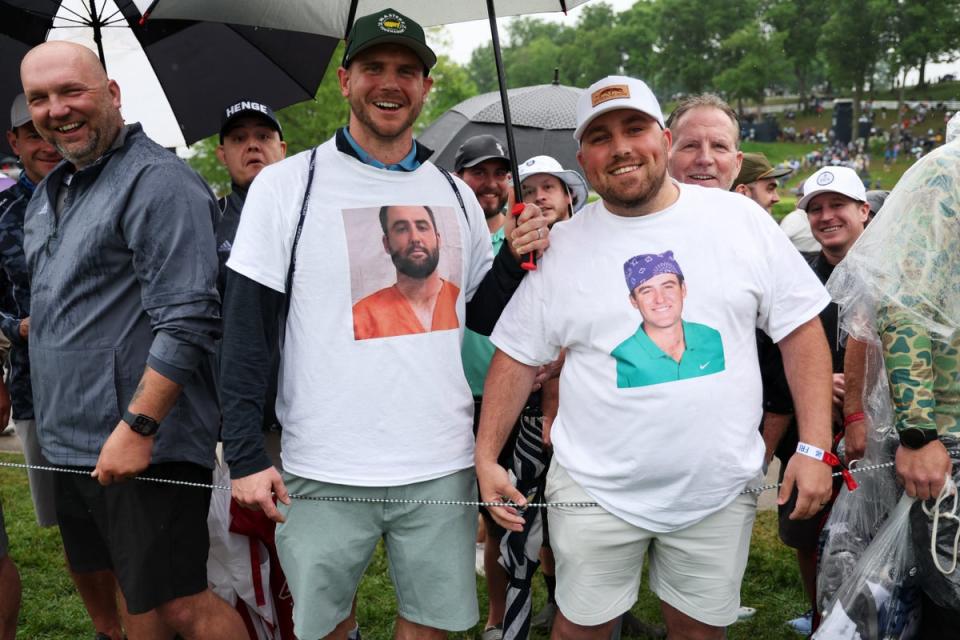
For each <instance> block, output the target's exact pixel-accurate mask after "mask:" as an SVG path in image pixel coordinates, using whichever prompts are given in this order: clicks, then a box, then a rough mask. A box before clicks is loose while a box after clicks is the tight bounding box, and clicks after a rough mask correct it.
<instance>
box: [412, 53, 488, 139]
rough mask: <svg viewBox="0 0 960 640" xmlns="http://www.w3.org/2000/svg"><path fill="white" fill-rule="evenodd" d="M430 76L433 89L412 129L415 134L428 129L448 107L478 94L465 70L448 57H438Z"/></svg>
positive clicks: (475, 86)
mask: <svg viewBox="0 0 960 640" xmlns="http://www.w3.org/2000/svg"><path fill="white" fill-rule="evenodd" d="M430 75H431V76H433V88H432V89H431V90H430V93H429V94H428V95H427V103H426V105H424V107H423V111H422V112H421V113H420V118H419V119H418V120H417V123H416V125H415V127H414V129H415V132H420V131H422V130H423V129H425V128H426V127H428V126H429V125H430V123H431V122H433V121H434V120H436V119H437V118H439V117H440V116H442V115H443V114H444V113H445V112H446V111H447V110H448V109H450V107H453V106H455V105H457V104H459V103H461V102H463V101H464V100H466V99H467V98H472V97H473V96H475V95H477V93H478V91H477V85H476V84H474V82H473V80H472V79H471V78H470V73H469V72H468V71H467V69H466V68H464V67H461V66H460V65H459V64H457V63H456V62H454V61H453V60H451V59H450V57H449V56H446V55H441V56H438V57H437V65H436V66H435V67H434V68H433V69H432V70H431V71H430Z"/></svg>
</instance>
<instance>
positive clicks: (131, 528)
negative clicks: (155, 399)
mask: <svg viewBox="0 0 960 640" xmlns="http://www.w3.org/2000/svg"><path fill="white" fill-rule="evenodd" d="M85 471H88V472H89V471H90V470H89V469H85ZM141 475H142V476H152V477H158V478H168V479H171V480H183V481H186V482H195V483H201V484H207V485H209V484H210V483H211V481H212V478H213V472H212V471H211V470H210V469H206V468H204V467H201V466H199V465H196V464H192V463H189V462H168V463H163V464H156V465H151V466H150V467H148V468H147V470H146V471H144V472H143V473H142V474H141ZM55 476H56V483H55V494H56V504H57V519H58V521H59V525H60V534H61V535H62V536H63V547H64V550H65V551H66V554H67V561H68V562H69V563H70V568H71V569H72V570H73V571H75V572H76V573H90V572H92V571H102V570H110V571H112V572H113V574H114V575H115V576H116V578H117V582H118V584H119V585H120V590H121V591H122V592H123V596H124V598H126V600H127V607H128V609H129V610H130V613H133V614H138V613H146V612H147V611H150V610H152V609H155V608H157V607H158V606H159V605H161V604H163V603H165V602H169V601H171V600H174V599H176V598H181V597H185V596H191V595H195V594H197V593H200V592H202V591H204V590H206V588H207V552H208V551H209V548H210V535H209V533H208V531H207V513H208V512H209V510H210V489H201V488H198V487H185V486H178V485H172V484H165V483H160V482H150V481H149V480H127V481H126V482H121V483H117V484H112V485H109V486H107V487H103V486H101V485H100V483H98V482H97V481H96V480H95V479H94V478H92V477H90V476H89V475H88V474H87V473H85V474H82V475H81V474H76V473H58V474H55Z"/></svg>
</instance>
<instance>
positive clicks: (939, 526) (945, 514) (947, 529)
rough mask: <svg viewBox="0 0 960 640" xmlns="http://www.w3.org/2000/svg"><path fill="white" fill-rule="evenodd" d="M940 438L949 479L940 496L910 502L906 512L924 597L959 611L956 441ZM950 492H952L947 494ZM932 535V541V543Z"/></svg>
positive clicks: (959, 458) (959, 446)
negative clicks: (950, 465)
mask: <svg viewBox="0 0 960 640" xmlns="http://www.w3.org/2000/svg"><path fill="white" fill-rule="evenodd" d="M942 441H943V443H944V445H945V446H946V447H947V453H949V454H950V459H951V460H953V465H954V466H953V478H952V481H950V482H948V483H947V485H946V486H945V487H944V489H945V491H944V494H943V495H942V496H941V499H939V500H937V501H934V500H927V501H926V502H923V503H917V504H916V505H914V507H913V511H912V512H911V513H910V528H911V532H912V533H913V544H914V548H915V549H916V553H917V566H918V568H919V570H920V574H919V577H920V583H921V586H922V587H923V590H924V591H925V592H926V594H927V597H929V598H930V599H931V600H932V601H933V602H934V603H935V604H937V605H938V606H940V607H943V608H945V609H950V610H951V611H960V566H958V561H957V545H958V542H960V540H958V536H960V505H958V502H960V498H958V497H957V493H956V489H957V483H960V464H958V463H960V441H957V440H952V439H946V438H944V439H943V440H942ZM950 493H952V495H948V494H950ZM934 516H936V517H934ZM934 529H935V531H934ZM934 535H935V536H936V544H935V545H932V544H931V540H932V538H933V537H934ZM934 550H935V551H936V558H934V555H933V552H934Z"/></svg>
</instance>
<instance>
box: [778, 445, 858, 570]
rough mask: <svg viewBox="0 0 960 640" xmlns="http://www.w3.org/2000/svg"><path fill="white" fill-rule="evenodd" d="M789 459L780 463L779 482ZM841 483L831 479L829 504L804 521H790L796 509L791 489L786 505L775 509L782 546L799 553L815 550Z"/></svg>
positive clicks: (795, 491) (794, 494)
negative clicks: (831, 487) (831, 488)
mask: <svg viewBox="0 0 960 640" xmlns="http://www.w3.org/2000/svg"><path fill="white" fill-rule="evenodd" d="M791 457H792V456H788V457H787V459H786V460H781V461H780V482H783V474H784V472H785V471H786V469H787V462H789V461H790V458H791ZM842 482H843V480H842V479H841V478H839V477H837V478H834V479H833V489H834V491H833V496H834V497H832V498H830V502H829V503H828V504H827V505H826V506H824V507H823V509H821V510H820V512H819V513H817V514H816V515H814V516H813V517H812V518H807V519H806V520H791V519H790V514H791V513H793V510H794V509H795V508H796V507H797V488H796V487H794V488H793V493H791V494H790V499H789V500H787V502H786V504H782V505H779V506H778V507H777V515H778V516H779V521H780V522H779V532H780V540H782V541H783V544H785V545H787V546H788V547H790V548H792V549H798V550H800V551H816V550H817V547H818V545H819V540H820V531H822V530H823V526H824V525H825V524H826V523H827V517H828V516H829V515H830V510H831V509H832V508H833V502H834V500H836V495H837V491H839V489H840V485H841V483H842Z"/></svg>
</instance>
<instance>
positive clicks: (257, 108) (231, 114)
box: [220, 100, 283, 143]
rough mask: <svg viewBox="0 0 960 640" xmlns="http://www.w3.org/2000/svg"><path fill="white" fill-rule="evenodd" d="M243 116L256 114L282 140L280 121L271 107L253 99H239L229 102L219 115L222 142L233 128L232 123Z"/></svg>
mask: <svg viewBox="0 0 960 640" xmlns="http://www.w3.org/2000/svg"><path fill="white" fill-rule="evenodd" d="M243 116H256V117H259V118H260V119H261V120H263V121H264V122H266V123H267V124H268V125H269V126H270V127H271V128H272V129H274V130H275V131H276V132H277V133H279V134H280V139H281V140H283V129H282V128H281V127H280V121H279V120H277V116H276V114H274V112H273V109H271V108H270V107H269V106H267V105H265V104H263V103H262V102H257V101H255V100H241V101H239V102H235V103H234V104H231V105H230V106H228V107H227V108H226V109H224V110H223V114H221V116H220V142H221V143H222V142H223V136H224V134H226V133H227V132H228V131H230V129H232V128H233V123H234V122H236V121H237V120H238V119H239V118H241V117H243Z"/></svg>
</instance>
